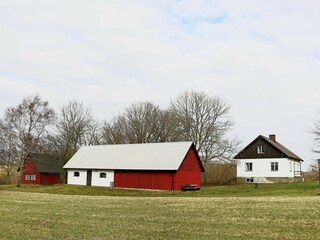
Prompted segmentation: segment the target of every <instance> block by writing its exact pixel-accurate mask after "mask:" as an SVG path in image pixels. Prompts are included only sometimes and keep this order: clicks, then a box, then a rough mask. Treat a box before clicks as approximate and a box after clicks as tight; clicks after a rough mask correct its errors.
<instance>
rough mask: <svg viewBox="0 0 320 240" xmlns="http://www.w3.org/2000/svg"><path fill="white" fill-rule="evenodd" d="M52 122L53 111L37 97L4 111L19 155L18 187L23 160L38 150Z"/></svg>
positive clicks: (6, 122)
mask: <svg viewBox="0 0 320 240" xmlns="http://www.w3.org/2000/svg"><path fill="white" fill-rule="evenodd" d="M53 120H54V111H53V110H52V109H51V108H49V103H48V101H43V100H41V98H40V97H39V96H37V95H35V96H29V97H27V98H24V99H23V100H22V103H20V104H19V105H18V106H16V107H11V108H8V109H7V110H6V112H5V119H4V122H5V124H6V125H8V126H10V127H11V129H12V131H13V135H12V136H15V140H14V141H16V144H17V148H18V153H19V158H18V169H19V170H20V171H19V172H18V183H17V186H18V187H20V184H21V182H20V181H21V174H22V170H23V165H24V159H25V158H26V157H27V155H28V154H29V153H30V152H31V151H37V149H39V146H40V142H41V138H42V137H43V136H44V135H45V134H46V128H47V127H48V126H49V125H51V124H52V123H53Z"/></svg>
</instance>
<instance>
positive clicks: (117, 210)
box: [0, 188, 320, 240]
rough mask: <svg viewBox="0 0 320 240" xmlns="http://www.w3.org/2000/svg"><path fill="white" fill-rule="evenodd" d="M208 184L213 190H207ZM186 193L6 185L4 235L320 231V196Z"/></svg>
mask: <svg viewBox="0 0 320 240" xmlns="http://www.w3.org/2000/svg"><path fill="white" fill-rule="evenodd" d="M39 189H40V188H39ZM39 189H38V190H39ZM43 189H44V188H42V190H43ZM48 189H50V188H48ZM48 189H47V190H48ZM209 189H211V190H210V191H212V189H215V188H208V189H206V191H207V190H208V191H209ZM218 189H219V188H218ZM216 191H218V190H216ZM219 191H222V190H221V189H220V190H219ZM140 193H143V194H144V193H145V192H140ZM168 194H169V193H168ZM188 194H189V193H186V195H188ZM198 194H200V193H198ZM186 195H185V197H172V196H166V197H154V196H153V197H128V196H123V197H117V196H85V195H66V194H45V193H30V192H19V191H6V190H2V191H0V239H246V240H247V239H259V240H263V239H319V236H320V235H319V233H320V218H319V216H320V196H316V195H315V196H307V197H306V196H304V197H297V196H295V197H293V196H291V197H280V196H278V197H263V196H261V197H253V196H251V197H201V196H197V198H195V197H187V196H186ZM179 196H180V195H179Z"/></svg>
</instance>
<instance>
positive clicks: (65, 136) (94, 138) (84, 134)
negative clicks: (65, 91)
mask: <svg viewBox="0 0 320 240" xmlns="http://www.w3.org/2000/svg"><path fill="white" fill-rule="evenodd" d="M55 127H56V131H55V132H56V134H55V135H54V136H52V138H51V140H52V145H53V148H54V149H55V151H56V152H57V153H59V154H60V155H61V157H62V158H64V159H65V161H66V160H68V159H69V158H70V157H71V156H72V155H73V154H74V153H75V152H76V151H77V150H78V149H79V148H80V147H81V146H84V145H96V144H100V143H101V137H100V134H101V130H100V124H99V123H98V122H97V121H95V120H94V117H93V115H92V114H91V111H90V110H89V109H86V108H85V107H84V106H83V104H82V103H79V102H77V101H70V102H69V103H68V104H67V105H65V106H63V107H62V108H61V113H60V115H59V117H58V119H57V121H56V124H55Z"/></svg>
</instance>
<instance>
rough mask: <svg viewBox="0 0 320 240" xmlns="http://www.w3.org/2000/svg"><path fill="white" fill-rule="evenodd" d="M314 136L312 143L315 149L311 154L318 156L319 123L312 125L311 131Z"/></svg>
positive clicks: (319, 143) (319, 141) (319, 146)
mask: <svg viewBox="0 0 320 240" xmlns="http://www.w3.org/2000/svg"><path fill="white" fill-rule="evenodd" d="M312 133H313V135H314V143H315V148H314V149H313V150H312V151H313V152H315V153H317V154H320V121H318V122H316V123H315V124H314V129H313V130H312Z"/></svg>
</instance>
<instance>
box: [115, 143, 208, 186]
mask: <svg viewBox="0 0 320 240" xmlns="http://www.w3.org/2000/svg"><path fill="white" fill-rule="evenodd" d="M199 161H200V160H199V159H198V156H197V153H196V150H195V149H194V147H191V148H190V149H189V151H188V152H187V154H186V156H185V158H184V159H183V161H182V163H181V165H180V167H179V169H178V170H177V171H169V170H163V171H154V170H115V176H114V186H115V187H122V188H141V189H160V190H181V185H182V184H197V185H198V186H199V187H200V186H201V171H202V167H201V163H200V162H199Z"/></svg>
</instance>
